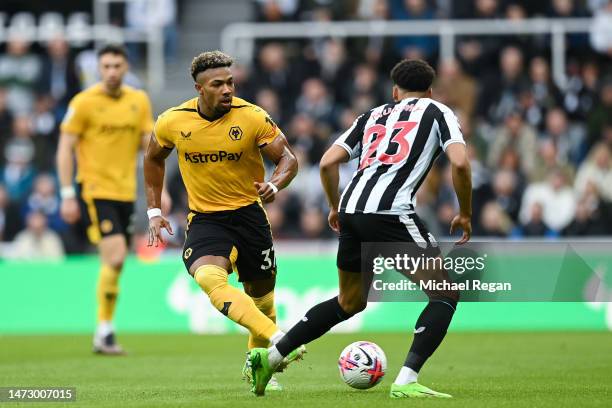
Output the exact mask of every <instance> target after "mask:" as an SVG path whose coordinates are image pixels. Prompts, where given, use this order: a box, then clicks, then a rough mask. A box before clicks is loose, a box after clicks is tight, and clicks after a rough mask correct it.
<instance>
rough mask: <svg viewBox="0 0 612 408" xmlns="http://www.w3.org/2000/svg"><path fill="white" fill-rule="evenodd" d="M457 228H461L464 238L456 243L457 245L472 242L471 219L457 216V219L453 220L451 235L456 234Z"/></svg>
mask: <svg viewBox="0 0 612 408" xmlns="http://www.w3.org/2000/svg"><path fill="white" fill-rule="evenodd" d="M457 228H461V229H462V230H463V236H462V237H461V239H460V240H459V241H457V242H456V244H457V245H462V244H465V243H466V242H468V241H469V240H470V237H471V236H472V221H471V218H470V217H468V216H466V215H461V214H457V215H455V218H453V220H452V221H451V225H450V234H451V235H453V232H455V230H456V229H457Z"/></svg>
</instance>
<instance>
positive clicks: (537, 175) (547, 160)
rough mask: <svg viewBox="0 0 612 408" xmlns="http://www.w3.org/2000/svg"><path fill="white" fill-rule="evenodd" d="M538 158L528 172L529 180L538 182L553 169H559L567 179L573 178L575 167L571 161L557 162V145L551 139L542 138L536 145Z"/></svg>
mask: <svg viewBox="0 0 612 408" xmlns="http://www.w3.org/2000/svg"><path fill="white" fill-rule="evenodd" d="M538 156H539V158H538V160H536V162H535V167H534V169H533V171H532V172H531V174H529V181H530V182H540V181H544V180H546V178H547V177H548V175H549V174H550V173H551V172H552V171H553V170H556V169H558V170H560V171H561V172H562V173H563V175H564V176H565V178H566V179H567V180H573V179H574V174H575V172H576V171H575V168H574V166H573V165H572V164H571V163H561V162H559V159H558V157H559V154H558V152H557V146H556V145H555V144H554V143H553V142H552V140H543V141H541V142H540V143H539V146H538Z"/></svg>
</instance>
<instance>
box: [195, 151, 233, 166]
mask: <svg viewBox="0 0 612 408" xmlns="http://www.w3.org/2000/svg"><path fill="white" fill-rule="evenodd" d="M242 153H243V152H240V153H230V152H226V151H224V150H219V151H218V152H217V153H200V152H193V153H187V152H185V161H186V162H189V163H220V162H223V161H238V160H240V158H241V157H242Z"/></svg>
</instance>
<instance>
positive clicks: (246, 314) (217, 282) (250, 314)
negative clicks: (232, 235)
mask: <svg viewBox="0 0 612 408" xmlns="http://www.w3.org/2000/svg"><path fill="white" fill-rule="evenodd" d="M227 276H228V275H227V271H226V270H225V269H223V268H221V267H220V266H217V265H203V266H200V267H199V268H198V269H197V270H196V271H195V274H194V278H195V280H196V282H198V285H200V287H201V288H202V289H203V290H204V292H206V294H207V295H208V297H209V298H210V302H211V303H212V304H213V306H214V307H215V308H216V309H217V310H219V311H220V312H221V313H223V314H224V315H226V316H227V317H229V318H230V319H232V320H233V321H235V322H236V323H238V324H239V325H241V326H243V327H245V328H247V329H248V330H249V331H250V332H251V334H252V335H253V336H256V337H262V338H264V339H268V340H269V339H270V338H271V337H272V335H273V334H274V333H275V332H276V331H277V330H278V329H277V328H276V324H274V322H273V321H272V320H270V319H269V318H268V317H267V316H266V315H264V314H263V313H262V312H260V311H259V309H258V308H257V306H255V302H253V299H251V298H250V297H249V296H248V295H247V294H246V293H244V292H242V291H241V290H238V289H236V288H235V287H233V286H231V285H230V284H228V283H227Z"/></svg>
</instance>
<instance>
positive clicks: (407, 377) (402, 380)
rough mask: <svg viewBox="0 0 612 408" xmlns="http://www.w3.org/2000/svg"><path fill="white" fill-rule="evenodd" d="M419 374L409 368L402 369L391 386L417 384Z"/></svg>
mask: <svg viewBox="0 0 612 408" xmlns="http://www.w3.org/2000/svg"><path fill="white" fill-rule="evenodd" d="M418 376H419V373H417V372H416V371H414V370H413V369H412V368H409V367H402V369H401V370H400V372H399V374H398V375H397V378H396V379H395V382H394V383H393V384H397V385H406V384H410V383H415V382H417V378H418Z"/></svg>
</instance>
